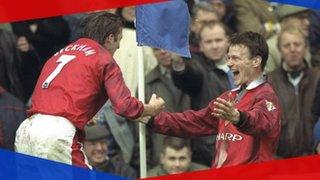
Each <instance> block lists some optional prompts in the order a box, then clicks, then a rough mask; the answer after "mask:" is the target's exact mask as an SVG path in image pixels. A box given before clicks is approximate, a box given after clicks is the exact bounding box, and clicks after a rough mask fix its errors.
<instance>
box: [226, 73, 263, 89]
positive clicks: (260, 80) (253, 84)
mask: <svg viewBox="0 0 320 180" xmlns="http://www.w3.org/2000/svg"><path fill="white" fill-rule="evenodd" d="M266 81H267V76H266V75H262V76H260V77H259V78H258V79H256V80H254V81H252V82H251V83H250V84H249V85H248V86H247V87H246V90H251V89H254V88H256V87H258V86H260V85H261V84H263V83H265V82H266ZM240 89H241V85H240V86H238V87H236V88H234V89H232V90H231V91H239V90H240Z"/></svg>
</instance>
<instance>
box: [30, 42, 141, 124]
mask: <svg viewBox="0 0 320 180" xmlns="http://www.w3.org/2000/svg"><path fill="white" fill-rule="evenodd" d="M107 99H110V101H111V103H112V105H113V107H114V111H115V112H116V113H117V114H119V115H121V116H124V117H127V118H132V119H135V118H138V117H140V115H141V114H142V112H143V104H142V102H140V101H138V100H137V99H136V98H134V97H131V93H130V91H129V89H128V88H127V86H126V85H125V83H124V80H123V77H122V73H121V70H120V68H119V66H118V65H117V63H116V62H115V60H114V59H113V58H112V55H111V54H110V53H109V52H108V51H107V50H106V49H105V48H103V47H102V46H101V45H99V44H98V43H97V42H95V41H93V40H90V39H86V38H82V39H79V40H78V41H76V42H74V43H71V44H69V45H67V46H66V47H65V48H63V49H61V50H60V51H59V52H57V53H56V54H55V55H54V56H52V57H51V58H50V59H49V60H48V61H47V62H46V64H45V66H44V67H43V69H42V72H41V75H40V77H39V79H38V82H37V85H36V87H35V90H34V92H33V95H32V106H31V109H30V110H29V111H28V114H29V115H32V114H35V113H41V114H48V115H56V116H62V117H65V118H67V119H68V120H70V121H71V122H72V123H73V124H74V125H75V126H76V127H77V128H78V129H81V130H82V129H83V127H84V126H85V125H86V124H87V122H88V121H89V120H90V119H91V118H92V117H93V116H94V115H95V114H96V113H97V112H98V110H100V108H101V107H102V106H103V104H104V103H105V102H106V100H107Z"/></svg>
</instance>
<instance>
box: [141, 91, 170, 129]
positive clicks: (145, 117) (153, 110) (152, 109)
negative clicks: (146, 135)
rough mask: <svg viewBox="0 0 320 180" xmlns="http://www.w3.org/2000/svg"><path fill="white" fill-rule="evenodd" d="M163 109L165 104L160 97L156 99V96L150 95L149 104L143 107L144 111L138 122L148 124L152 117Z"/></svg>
mask: <svg viewBox="0 0 320 180" xmlns="http://www.w3.org/2000/svg"><path fill="white" fill-rule="evenodd" d="M164 108H165V102H164V100H163V99H162V98H161V97H157V95H156V94H152V96H151V98H150V100H149V103H148V104H145V105H144V111H143V114H142V116H141V117H140V118H139V121H140V122H142V123H145V124H146V123H148V122H149V119H150V118H151V117H152V116H156V115H157V114H159V113H160V112H161V111H162V110H163V109H164Z"/></svg>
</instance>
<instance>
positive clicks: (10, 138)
mask: <svg viewBox="0 0 320 180" xmlns="http://www.w3.org/2000/svg"><path fill="white" fill-rule="evenodd" d="M25 117H26V111H25V106H24V105H23V103H22V102H21V101H20V100H18V99H17V98H16V97H14V96H12V95H11V94H10V93H9V92H7V91H6V90H5V89H3V88H2V87H1V85H0V148H5V149H9V150H11V151H13V150H14V147H13V146H14V138H15V136H16V130H17V129H18V127H19V125H20V124H21V122H22V121H23V120H24V119H25Z"/></svg>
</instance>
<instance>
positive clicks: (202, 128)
mask: <svg viewBox="0 0 320 180" xmlns="http://www.w3.org/2000/svg"><path fill="white" fill-rule="evenodd" d="M248 87H249V86H248ZM249 89H250V90H248V91H247V92H246V93H245V95H244V96H243V97H242V99H241V100H240V101H239V102H236V108H238V110H239V111H241V112H242V115H243V116H244V121H243V122H242V123H240V124H238V125H233V124H232V123H228V122H227V121H225V120H223V119H217V118H215V117H213V116H212V115H211V113H212V110H213V109H214V103H213V102H214V100H213V101H211V102H210V103H209V105H208V106H207V107H206V108H203V109H201V110H199V111H193V110H188V111H185V112H183V113H168V112H162V113H160V114H159V115H157V116H156V117H155V119H154V121H153V124H151V127H152V129H153V130H154V131H155V132H158V133H162V134H167V135H174V136H179V137H185V138H191V137H200V136H208V135H213V134H215V135H217V136H216V147H215V148H216V155H215V158H214V160H213V162H212V167H214V168H217V167H227V166H234V165H241V164H249V163H253V162H263V161H267V160H272V159H274V153H275V150H276V147H277V143H278V140H279V135H280V109H279V108H280V106H279V102H278V98H277V97H276V95H275V93H274V91H273V89H272V88H271V86H270V85H269V84H268V83H265V82H263V81H260V82H259V81H257V82H254V83H252V87H251V88H249ZM229 93H231V96H230V97H231V98H232V99H235V97H236V96H237V95H238V91H232V92H231V91H228V92H226V93H224V94H222V95H221V96H220V98H223V99H228V98H229Z"/></svg>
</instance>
